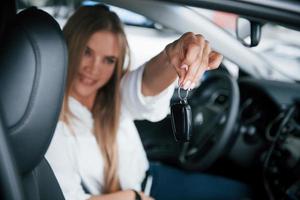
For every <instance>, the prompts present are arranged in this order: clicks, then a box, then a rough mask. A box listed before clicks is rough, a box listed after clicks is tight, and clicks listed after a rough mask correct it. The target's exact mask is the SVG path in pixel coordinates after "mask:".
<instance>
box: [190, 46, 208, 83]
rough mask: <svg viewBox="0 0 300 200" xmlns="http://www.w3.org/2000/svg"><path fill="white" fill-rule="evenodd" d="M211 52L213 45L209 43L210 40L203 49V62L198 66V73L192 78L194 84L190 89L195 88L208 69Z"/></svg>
mask: <svg viewBox="0 0 300 200" xmlns="http://www.w3.org/2000/svg"><path fill="white" fill-rule="evenodd" d="M210 53H211V47H210V45H209V42H208V41H206V43H205V48H204V50H203V55H202V60H201V64H200V66H199V68H198V71H197V73H196V74H195V76H194V78H193V80H192V82H193V84H192V85H191V87H190V89H194V87H195V85H196V84H197V82H198V81H199V80H200V78H201V77H202V75H203V74H204V72H205V71H206V70H207V67H208V61H209V55H210Z"/></svg>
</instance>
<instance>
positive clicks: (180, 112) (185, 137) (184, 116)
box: [171, 100, 192, 142]
mask: <svg viewBox="0 0 300 200" xmlns="http://www.w3.org/2000/svg"><path fill="white" fill-rule="evenodd" d="M171 122H172V129H173V133H174V136H175V140H176V141H180V142H189V141H190V139H191V134H192V130H191V129H192V110H191V107H190V105H189V104H188V103H187V101H186V100H181V101H180V102H179V103H175V104H173V105H172V106H171Z"/></svg>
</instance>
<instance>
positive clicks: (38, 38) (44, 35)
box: [0, 8, 67, 200]
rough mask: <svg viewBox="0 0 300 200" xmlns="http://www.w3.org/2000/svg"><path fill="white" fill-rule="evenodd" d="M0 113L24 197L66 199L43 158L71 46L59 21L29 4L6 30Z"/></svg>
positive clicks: (0, 75)
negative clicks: (68, 45) (65, 39)
mask: <svg viewBox="0 0 300 200" xmlns="http://www.w3.org/2000/svg"><path fill="white" fill-rule="evenodd" d="M3 39H4V43H3V46H2V47H1V50H0V51H1V52H0V91H1V94H0V103H1V107H0V112H1V113H0V114H1V118H2V121H3V124H4V127H3V128H4V130H5V132H6V134H7V135H6V136H7V138H8V141H9V143H10V147H11V149H12V154H13V157H14V159H15V162H16V167H17V171H18V173H19V175H20V179H21V185H22V186H23V190H24V193H25V197H26V199H30V200H35V199H42V200H47V199H52V200H53V199H63V195H62V192H61V190H60V187H59V185H58V182H57V181H56V178H55V176H54V174H53V172H52V170H51V168H50V166H49V165H48V163H47V161H46V160H45V158H44V155H45V153H46V151H47V149H48V146H49V144H50V141H51V139H52V136H53V133H54V130H55V127H56V123H57V121H58V117H59V113H60V109H61V105H62V100H63V94H64V85H65V78H66V66H67V48H66V44H65V41H64V38H63V35H62V32H61V29H60V27H59V25H58V24H57V22H56V21H55V20H54V19H53V18H52V17H51V16H50V15H49V14H47V13H46V12H43V11H41V10H39V9H36V8H29V9H26V10H24V11H22V12H20V13H18V14H17V15H16V17H15V19H14V21H13V22H12V23H11V24H9V27H8V30H6V31H5V34H4V35H3Z"/></svg>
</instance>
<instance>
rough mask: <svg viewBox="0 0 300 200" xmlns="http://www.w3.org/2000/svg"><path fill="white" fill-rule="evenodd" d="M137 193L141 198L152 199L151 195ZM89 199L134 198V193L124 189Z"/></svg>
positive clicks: (114, 199) (133, 199)
mask: <svg viewBox="0 0 300 200" xmlns="http://www.w3.org/2000/svg"><path fill="white" fill-rule="evenodd" d="M139 194H140V196H141V198H142V200H154V199H153V198H152V197H149V196H146V195H145V194H144V193H142V192H139ZM89 200H135V193H134V192H133V190H124V191H119V192H114V193H111V194H105V195H101V196H92V197H91V198H89Z"/></svg>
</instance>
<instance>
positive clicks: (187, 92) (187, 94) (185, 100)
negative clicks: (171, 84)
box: [177, 87, 190, 102]
mask: <svg viewBox="0 0 300 200" xmlns="http://www.w3.org/2000/svg"><path fill="white" fill-rule="evenodd" d="M180 90H181V87H178V90H177V91H178V97H179V99H180V100H182V101H184V102H187V97H188V96H189V91H190V90H185V91H186V93H185V97H183V98H182V96H181V92H180Z"/></svg>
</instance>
